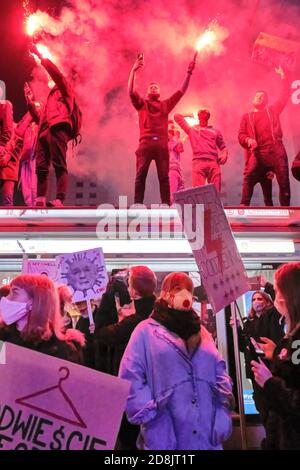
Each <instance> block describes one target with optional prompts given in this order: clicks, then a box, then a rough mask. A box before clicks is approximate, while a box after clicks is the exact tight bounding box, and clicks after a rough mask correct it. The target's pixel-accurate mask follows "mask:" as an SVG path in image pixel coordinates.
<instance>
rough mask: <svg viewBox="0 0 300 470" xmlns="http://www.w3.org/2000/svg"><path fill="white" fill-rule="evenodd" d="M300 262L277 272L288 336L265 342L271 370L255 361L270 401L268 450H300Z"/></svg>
mask: <svg viewBox="0 0 300 470" xmlns="http://www.w3.org/2000/svg"><path fill="white" fill-rule="evenodd" d="M299 285H300V263H289V264H284V265H283V266H281V267H280V268H279V269H278V270H277V271H276V273H275V285H274V287H275V292H276V299H275V306H276V308H277V310H278V311H279V312H280V313H281V314H282V315H284V317H285V320H286V324H287V334H286V336H285V337H284V338H283V340H282V341H281V342H280V343H279V345H277V346H276V344H275V343H274V342H272V341H271V340H267V339H265V340H264V344H261V345H260V346H261V348H262V349H263V350H264V353H265V355H266V357H267V358H268V359H270V360H271V365H270V368H268V367H267V366H266V365H265V364H264V363H263V362H262V361H260V362H257V361H252V363H251V364H252V371H253V373H254V378H255V380H256V383H257V385H258V386H260V387H261V388H262V390H263V393H264V395H265V397H266V400H267V401H268V405H269V413H268V419H267V423H266V442H265V448H266V449H272V450H300V411H299V410H300V354H299V344H300V290H299Z"/></svg>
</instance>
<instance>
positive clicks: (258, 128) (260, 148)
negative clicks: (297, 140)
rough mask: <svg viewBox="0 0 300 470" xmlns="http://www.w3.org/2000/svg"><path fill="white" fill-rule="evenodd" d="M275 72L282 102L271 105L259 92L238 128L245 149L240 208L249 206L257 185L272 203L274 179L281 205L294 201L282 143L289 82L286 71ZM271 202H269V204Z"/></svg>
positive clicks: (265, 94)
mask: <svg viewBox="0 0 300 470" xmlns="http://www.w3.org/2000/svg"><path fill="white" fill-rule="evenodd" d="M275 71H276V73H277V74H278V75H279V76H280V78H281V94H280V96H279V99H278V100H277V101H276V102H275V103H274V104H272V105H271V106H269V100H268V95H267V93H266V92H265V91H263V90H258V91H257V92H256V93H255V96H254V98H253V111H251V112H250V113H247V114H244V116H243V117H242V120H241V124H240V129H239V135H238V139H239V143H240V145H241V146H242V147H244V149H245V170H244V181H243V192H242V199H241V203H240V205H242V206H249V205H250V202H251V198H252V194H253V189H254V186H255V185H256V183H259V182H260V183H261V186H262V189H263V193H264V200H265V204H267V205H273V202H272V177H273V175H274V174H275V176H276V178H277V181H278V185H279V201H280V205H281V206H289V205H290V199H291V191H290V181H289V167H288V158H287V153H286V150H285V147H284V144H283V142H282V128H281V123H280V115H281V113H282V111H283V110H284V108H285V106H286V104H287V102H288V99H289V91H290V82H289V80H288V79H287V77H286V75H285V73H284V71H283V69H282V68H281V67H278V68H276V69H275ZM268 201H269V202H268Z"/></svg>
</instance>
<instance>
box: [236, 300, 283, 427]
mask: <svg viewBox="0 0 300 470" xmlns="http://www.w3.org/2000/svg"><path fill="white" fill-rule="evenodd" d="M231 324H232V321H231ZM238 335H239V347H240V351H241V352H243V353H244V355H245V366H246V377H247V378H248V379H250V380H251V382H252V385H253V400H254V403H255V406H256V409H257V411H258V412H259V415H260V418H261V421H262V423H263V424H264V425H265V423H266V419H267V414H268V406H267V403H266V400H265V396H264V394H263V392H262V390H261V388H260V387H258V386H257V384H256V382H255V380H254V377H253V373H252V370H251V360H252V359H253V357H252V356H251V351H250V350H249V341H252V343H254V345H255V346H256V347H257V346H258V345H256V343H260V342H261V341H268V340H271V341H272V342H273V343H275V344H278V343H280V341H281V339H282V338H283V336H284V321H283V319H282V316H281V315H280V313H279V312H278V311H277V309H276V308H275V307H274V304H273V302H272V299H271V297H270V296H269V295H268V294H266V293H265V292H263V291H256V292H254V293H253V294H252V299H251V309H250V311H249V313H248V317H247V318H246V319H244V321H243V329H242V328H241V327H240V326H239V328H238ZM255 342H256V343H255ZM260 349H261V348H260ZM264 361H266V363H267V364H268V361H267V360H265V359H264Z"/></svg>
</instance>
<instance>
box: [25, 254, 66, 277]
mask: <svg viewBox="0 0 300 470" xmlns="http://www.w3.org/2000/svg"><path fill="white" fill-rule="evenodd" d="M22 274H44V275H45V276H48V277H49V278H50V279H52V281H57V279H58V269H57V262H56V260H50V261H49V260H44V259H24V260H23V266H22Z"/></svg>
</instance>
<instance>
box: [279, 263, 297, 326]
mask: <svg viewBox="0 0 300 470" xmlns="http://www.w3.org/2000/svg"><path fill="white" fill-rule="evenodd" d="M275 281H276V284H277V287H278V289H279V290H280V292H281V294H282V295H283V297H284V300H285V302H286V305H287V308H288V313H289V321H288V323H289V332H291V331H293V330H294V329H295V328H296V327H297V326H299V325H300V263H297V262H296V263H287V264H283V265H282V266H280V268H278V269H277V271H276V272H275Z"/></svg>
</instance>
